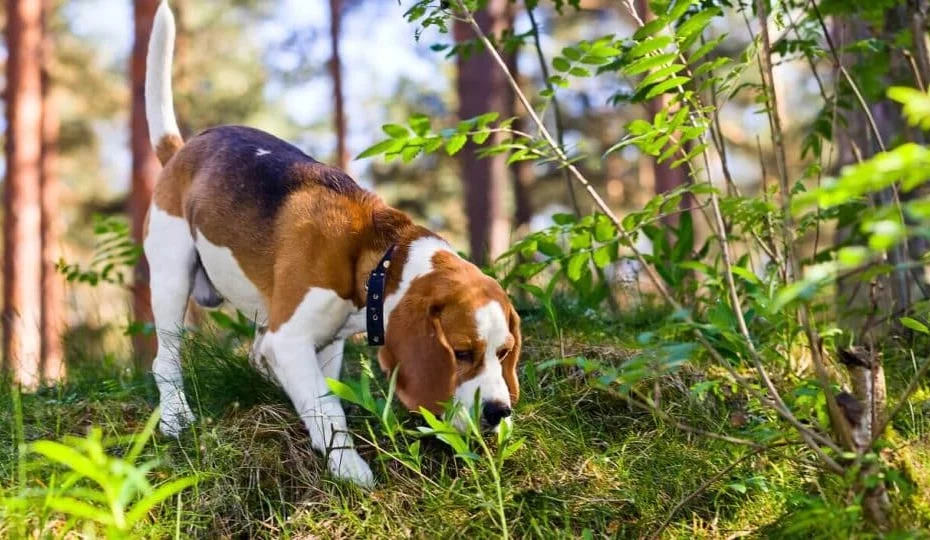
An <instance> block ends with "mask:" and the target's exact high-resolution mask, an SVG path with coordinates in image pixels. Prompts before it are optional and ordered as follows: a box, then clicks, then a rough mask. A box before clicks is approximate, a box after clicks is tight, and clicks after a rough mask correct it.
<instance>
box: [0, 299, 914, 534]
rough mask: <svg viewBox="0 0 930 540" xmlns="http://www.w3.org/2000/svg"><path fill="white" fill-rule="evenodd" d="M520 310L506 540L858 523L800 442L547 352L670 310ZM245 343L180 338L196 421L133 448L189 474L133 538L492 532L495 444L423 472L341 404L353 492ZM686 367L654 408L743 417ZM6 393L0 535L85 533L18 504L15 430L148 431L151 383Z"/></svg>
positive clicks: (580, 345) (630, 332) (771, 530)
mask: <svg viewBox="0 0 930 540" xmlns="http://www.w3.org/2000/svg"><path fill="white" fill-rule="evenodd" d="M522 315H523V321H524V342H525V350H524V357H523V360H522V367H521V381H522V396H521V400H520V402H519V404H518V405H517V407H516V422H515V426H514V437H519V438H523V439H525V441H524V442H523V444H522V446H520V447H519V448H518V449H515V451H514V452H513V453H512V455H510V456H509V457H508V458H507V459H506V460H505V461H504V462H503V464H502V465H501V466H500V471H501V480H500V486H501V499H500V500H502V505H503V511H504V516H505V518H506V523H507V529H508V532H509V534H510V536H511V537H515V538H579V537H580V538H616V537H621V538H639V537H644V536H648V535H651V534H653V533H655V532H657V531H658V530H659V529H660V526H661V525H662V524H663V522H665V521H666V518H667V517H668V516H670V515H672V512H673V511H674V515H672V518H671V520H670V523H668V525H667V526H666V527H665V528H664V529H663V530H662V533H661V536H663V537H670V538H692V537H697V538H730V537H736V536H744V535H749V536H755V537H759V536H762V537H784V538H792V537H805V538H807V537H848V536H850V535H855V534H857V533H858V532H859V531H857V530H855V529H854V528H853V527H854V526H855V524H856V523H857V522H858V521H857V520H856V519H854V517H855V516H854V514H855V512H856V511H857V510H856V508H854V507H852V508H850V507H847V506H845V505H844V504H843V499H842V496H841V495H842V494H838V493H836V488H835V487H833V486H831V485H830V484H829V483H826V481H825V480H823V478H824V477H823V475H820V474H818V471H817V470H816V468H815V467H814V466H813V463H814V461H813V460H812V459H807V458H805V456H804V455H803V452H802V451H801V449H800V447H796V446H792V445H785V446H783V447H779V448H775V449H772V450H769V451H767V452H765V453H759V454H755V455H752V456H748V457H747V456H746V454H747V453H748V452H750V450H749V449H747V448H745V447H740V446H734V445H732V444H730V443H726V442H721V441H717V440H713V439H708V438H705V437H702V436H699V435H694V434H690V433H686V432H684V431H681V430H679V429H676V428H675V427H674V426H671V425H669V424H668V423H667V422H664V421H662V420H660V419H657V418H655V417H653V416H652V415H651V414H649V413H646V412H643V411H641V410H638V409H634V408H631V407H630V406H629V405H628V404H627V403H626V402H625V401H623V399H622V398H620V397H619V396H616V395H612V394H610V393H608V392H606V391H604V390H598V389H595V388H593V387H592V386H591V385H590V384H589V383H588V379H589V378H590V377H592V376H596V374H590V373H583V372H582V371H580V370H579V369H577V368H572V367H568V366H565V365H559V366H556V367H545V366H546V365H547V363H550V364H551V362H549V361H551V360H553V359H557V358H558V357H560V356H561V355H562V354H563V353H564V354H565V355H566V356H569V357H576V356H583V357H591V358H596V359H597V360H598V361H599V362H601V363H602V364H603V363H612V362H617V363H620V362H623V361H624V359H626V358H628V357H629V356H630V355H631V354H632V353H633V352H634V351H635V349H636V347H637V345H636V340H635V337H636V336H637V335H638V334H639V333H641V332H642V331H644V330H648V329H649V328H650V326H651V325H654V324H655V323H656V321H658V320H660V319H661V318H662V317H663V316H664V314H662V313H657V312H656V311H655V310H650V309H643V310H640V311H637V312H634V313H632V314H629V315H625V316H623V317H621V318H619V319H618V318H612V319H605V318H604V317H603V316H601V315H597V314H594V313H590V312H582V311H578V310H571V309H566V308H560V309H559V312H558V325H556V326H554V325H553V324H552V321H551V320H550V319H549V318H547V317H545V316H544V314H543V313H542V312H536V311H532V310H529V311H524V312H523V314H522ZM557 329H558V330H557ZM247 346H248V343H244V342H242V343H240V342H239V341H238V340H236V339H235V338H230V337H227V336H225V335H221V334H218V333H210V332H205V333H198V334H195V335H191V336H190V337H189V339H187V343H186V345H185V357H186V365H187V367H188V368H190V369H189V370H188V372H187V381H186V388H187V393H188V397H189V399H190V401H191V406H192V408H193V409H194V411H195V413H196V414H197V417H198V421H197V423H196V424H195V425H194V426H192V428H191V429H188V430H187V431H186V432H185V433H184V435H183V436H182V438H181V440H180V442H176V441H174V440H172V439H168V438H166V437H164V436H162V435H160V434H155V435H154V436H153V438H152V440H151V442H150V443H149V444H147V445H146V446H145V447H144V450H143V451H142V455H141V456H140V459H144V460H152V459H156V460H157V461H155V462H153V465H152V466H153V467H154V468H153V469H152V470H151V472H149V473H148V474H149V481H150V482H152V484H153V485H161V484H164V483H166V482H169V481H171V480H174V479H180V478H185V477H193V478H196V480H197V483H196V485H194V486H193V487H190V488H188V489H186V490H184V491H182V492H181V493H180V494H179V495H174V496H172V497H171V498H169V499H168V500H166V501H165V502H163V503H162V504H160V505H157V506H156V507H154V508H153V509H152V510H151V511H149V512H148V513H147V517H146V518H145V519H143V520H142V521H140V523H138V524H137V525H135V526H134V528H133V529H132V536H134V537H144V538H171V537H179V538H189V537H200V538H230V537H232V538H246V537H255V538H314V537H318V538H407V537H412V538H452V537H456V538H499V537H501V525H500V519H499V516H498V515H497V514H496V512H497V505H498V504H499V502H498V499H496V498H495V497H494V496H492V494H493V493H494V489H493V487H492V486H491V484H492V483H493V482H492V481H491V478H492V476H493V475H492V474H491V470H490V468H491V467H492V466H493V465H492V464H491V462H490V461H489V460H488V459H485V458H484V457H483V456H482V455H480V452H478V454H479V455H478V456H477V459H475V460H474V467H470V466H467V463H465V461H464V460H463V458H461V457H456V456H455V455H454V453H453V451H452V450H450V448H449V446H448V445H446V444H444V443H443V442H441V441H439V440H437V439H436V438H435V437H425V438H422V439H421V440H420V442H419V444H417V445H416V446H415V451H416V452H417V455H418V459H419V464H420V465H419V472H417V471H415V470H413V469H412V468H411V467H409V466H406V465H405V464H404V463H402V461H401V460H400V459H398V458H396V457H389V456H387V455H386V453H385V452H384V451H382V450H393V451H394V452H401V453H402V452H408V453H409V450H410V449H409V447H403V448H392V442H391V441H390V440H389V439H388V437H386V436H385V434H384V433H383V431H382V429H381V424H380V423H379V421H378V420H377V419H376V418H375V417H374V415H373V414H372V413H370V412H368V411H365V410H364V409H362V408H361V407H358V406H355V405H350V404H347V406H346V410H347V414H348V415H349V417H350V425H351V427H352V428H353V432H354V433H355V434H356V440H357V442H358V446H359V450H360V452H361V454H362V455H363V456H364V457H365V458H366V459H367V460H368V461H369V463H371V464H372V467H373V469H374V471H375V475H376V477H377V481H378V485H377V487H376V488H375V489H374V490H373V491H372V492H364V491H361V490H359V489H358V488H355V487H353V486H350V485H346V484H344V483H340V482H337V481H335V480H333V479H332V478H331V477H330V476H328V474H327V473H326V468H325V464H324V461H323V459H321V457H320V456H319V455H317V454H315V453H314V452H313V451H312V450H311V449H310V445H309V440H308V437H307V435H306V432H305V431H304V429H303V427H302V425H301V423H300V421H299V419H298V418H297V416H296V415H295V413H294V412H293V410H292V409H291V407H290V406H289V404H288V402H287V400H286V397H285V396H284V395H283V393H282V392H281V391H280V390H279V389H278V388H277V387H276V386H275V385H274V384H272V383H270V382H269V381H267V380H265V379H263V378H262V376H261V375H259V374H258V373H257V372H255V371H254V370H252V369H251V368H250V367H249V366H248V361H247V358H246V354H247ZM344 365H345V366H346V368H345V369H346V374H345V376H344V379H348V380H356V379H358V378H359V377H361V376H362V375H364V374H366V373H371V372H373V371H378V370H377V367H376V365H375V360H374V359H373V358H372V356H371V350H370V349H368V348H367V347H364V346H362V345H361V344H360V343H352V344H350V345H349V346H348V347H347V352H346V361H345V364H344ZM696 377H699V373H698V372H697V371H696V370H695V372H694V373H690V374H689V373H688V372H687V371H682V372H681V373H679V374H676V376H675V377H674V378H669V379H667V380H663V381H661V382H662V384H661V385H659V386H661V392H660V394H661V395H660V396H657V397H659V398H660V399H661V400H662V401H663V403H664V404H665V409H667V410H670V411H672V412H673V413H674V414H675V415H676V418H677V419H679V420H680V421H681V422H684V423H687V424H688V425H691V426H694V427H697V428H702V427H703V428H705V429H707V430H713V431H715V432H720V433H727V432H733V433H736V432H738V430H739V426H738V425H737V423H734V417H733V415H732V411H731V410H730V409H729V405H728V404H727V403H726V402H708V401H706V400H704V401H701V400H696V399H695V398H694V397H693V396H691V395H690V394H689V392H688V388H689V387H690V385H691V384H693V382H694V381H693V380H690V378H696ZM900 379H901V380H905V379H906V377H904V376H902V377H900ZM891 380H892V381H895V380H896V379H895V378H894V377H892V378H891ZM372 384H373V387H374V388H375V390H374V393H375V394H377V395H383V393H384V388H385V387H386V386H387V385H388V383H387V382H386V381H385V380H384V378H383V377H382V376H381V375H380V374H378V375H377V376H375V377H374V378H373V383H372ZM4 388H5V390H4V391H3V395H2V401H3V404H4V405H3V408H2V411H3V414H2V417H0V437H2V441H3V443H2V444H0V478H2V479H3V490H2V496H3V498H4V501H5V504H3V505H2V514H0V537H4V538H6V537H18V536H20V535H29V536H33V535H35V534H37V533H38V534H39V535H40V536H42V537H57V536H60V535H62V534H64V533H65V531H66V530H69V529H73V530H75V531H78V532H81V531H83V532H81V534H88V531H89V530H90V529H85V528H84V526H82V525H80V524H79V523H77V522H75V521H69V520H68V518H66V517H65V515H63V514H61V513H56V512H53V511H48V510H47V508H46V510H43V504H42V502H41V500H38V501H37V500H32V503H30V504H28V505H25V506H23V505H19V506H17V505H15V504H12V503H11V501H16V500H22V498H23V497H24V495H23V493H25V492H28V490H30V489H37V488H48V487H49V486H53V485H54V483H55V482H56V478H57V479H58V480H57V481H59V482H60V481H61V478H62V476H60V475H61V473H60V469H55V468H54V467H53V466H52V465H51V464H49V463H47V462H41V461H39V462H36V461H35V459H34V456H32V457H31V456H30V455H29V454H23V453H21V452H22V450H21V448H22V447H20V445H19V444H18V442H19V441H20V438H21V437H22V438H24V439H25V441H26V442H32V441H37V440H40V439H52V440H60V439H61V438H62V437H64V436H66V435H77V436H81V437H84V436H86V435H87V434H88V433H89V432H91V429H92V426H96V427H99V428H100V429H101V432H102V436H103V437H104V438H106V437H116V436H119V435H125V434H130V433H136V432H139V431H142V430H143V428H144V426H145V425H146V422H147V421H148V420H149V418H150V415H151V413H152V410H153V407H154V405H155V404H156V402H157V392H156V391H155V388H154V384H153V382H152V381H151V379H150V377H146V376H143V375H140V374H137V373H133V372H130V371H126V370H121V369H119V368H118V367H117V366H100V367H98V368H97V369H91V368H90V367H85V368H82V371H80V372H78V373H72V374H71V382H69V383H68V385H66V386H63V387H59V388H52V389H44V390H42V391H40V392H38V393H35V394H25V395H22V396H21V412H20V406H19V405H16V403H17V401H18V400H17V398H16V396H17V395H18V394H16V395H14V394H13V393H11V392H10V391H9V390H8V388H9V386H4ZM394 409H395V410H397V411H398V416H399V418H400V422H401V424H402V425H403V426H405V427H406V428H409V429H411V430H415V428H416V426H418V425H422V424H423V421H422V419H421V418H418V417H414V416H413V415H409V414H407V413H401V412H400V411H399V410H398V408H397V406H396V404H395V407H394ZM927 418H928V416H927V414H926V411H923V410H920V409H919V408H917V409H913V408H912V410H908V411H906V413H905V414H904V415H903V416H902V421H901V422H899V423H897V424H896V427H898V428H899V430H900V432H901V437H902V438H904V439H906V440H908V441H910V442H909V443H908V445H909V447H910V449H911V457H912V460H913V465H912V467H913V469H914V472H913V475H914V476H915V478H920V477H921V475H925V472H924V471H925V467H927V464H930V456H928V451H927V434H928V429H927V428H928V427H930V423H928V421H927ZM19 425H21V430H22V434H21V435H17V431H19V429H20V428H19V427H17V426H19ZM376 446H377V448H376ZM493 446H494V445H493V443H492V444H491V447H493ZM379 448H380V449H382V450H379ZM492 451H493V449H492ZM125 452H126V447H125V445H124V446H119V445H116V446H114V447H112V448H111V453H113V454H115V455H117V456H122V455H125ZM734 463H735V466H734ZM731 466H732V469H731V470H729V471H726V472H725V474H722V475H719V478H716V479H715V480H714V481H712V482H711V483H710V485H709V486H708V487H707V488H706V489H704V490H702V491H701V492H700V493H698V494H697V495H695V496H693V497H691V498H689V499H687V500H685V499H686V498H688V497H689V496H690V495H691V494H692V493H694V492H695V490H696V489H697V488H698V487H699V486H701V485H702V484H704V483H705V482H707V481H708V480H709V479H711V478H713V477H714V476H715V475H718V474H719V473H720V472H721V471H725V470H726V468H727V467H731ZM56 471H58V472H56ZM55 475H59V476H55ZM682 501H685V502H683V503H682V504H680V506H679V503H681V502H682ZM676 506H678V507H677V508H676ZM912 506H913V507H914V508H915V510H914V512H915V516H917V517H914V518H913V519H915V520H917V521H920V520H926V519H927V518H926V513H927V511H926V509H924V510H923V514H921V510H920V504H919V503H915V504H914V505H912ZM46 507H47V505H46ZM920 516H923V517H920ZM100 530H101V531H102V529H100ZM75 534H76V533H75ZM101 534H102V533H101Z"/></svg>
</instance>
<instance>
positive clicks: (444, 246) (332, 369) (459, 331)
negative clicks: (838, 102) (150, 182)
mask: <svg viewBox="0 0 930 540" xmlns="http://www.w3.org/2000/svg"><path fill="white" fill-rule="evenodd" d="M174 35H175V25H174V17H173V15H172V13H171V10H170V9H169V7H168V5H167V3H166V2H162V3H161V5H160V6H159V8H158V11H157V14H156V16H155V21H154V25H153V29H152V35H151V38H150V41H149V49H148V57H147V72H146V80H145V101H146V107H145V110H146V117H147V120H148V126H149V135H150V138H151V142H152V144H153V146H154V147H155V150H156V154H157V155H158V159H159V161H161V163H162V164H163V165H164V167H163V169H162V171H161V173H160V176H159V178H158V182H157V184H156V186H155V190H154V194H153V197H152V203H151V206H150V208H149V213H148V218H147V220H146V227H145V236H144V243H143V247H144V250H145V255H146V257H147V258H148V262H149V267H150V286H151V293H152V312H153V315H154V318H155V327H156V333H157V338H158V352H157V355H156V356H155V360H154V363H153V366H152V371H153V373H154V376H155V380H156V384H157V385H158V391H159V394H160V400H161V407H162V420H161V425H160V427H161V430H162V431H163V432H164V433H166V434H168V435H171V436H175V437H176V436H177V435H178V434H179V432H180V431H181V430H182V428H183V427H184V425H185V424H186V423H189V422H190V421H192V420H193V414H192V412H191V410H190V407H189V406H188V404H187V399H186V397H185V395H184V390H183V388H182V382H181V364H180V356H179V350H178V349H179V345H180V336H179V330H180V327H181V325H182V324H183V321H184V315H185V310H186V307H187V302H188V298H189V297H192V298H193V299H194V301H195V302H197V303H199V304H200V305H202V306H205V307H217V306H219V305H220V304H222V303H224V302H229V303H230V304H231V305H233V306H234V307H236V308H238V309H239V310H241V311H242V312H244V313H246V314H248V315H250V316H252V317H253V318H254V320H255V321H256V323H257V325H259V327H260V328H262V329H263V330H262V331H260V335H258V336H256V340H255V344H254V346H253V360H255V359H260V358H261V359H264V362H265V365H266V366H267V368H268V370H269V371H270V373H271V374H272V375H273V377H274V378H275V379H276V380H277V382H278V383H279V384H280V385H281V386H282V387H283V389H284V390H285V391H286V393H287V395H288V396H289V398H290V399H291V401H292V402H293V404H294V407H295V408H296V410H297V412H298V413H299V414H300V417H301V419H302V420H303V422H304V424H305V425H306V427H307V430H308V431H309V432H310V442H311V445H312V446H313V448H314V449H316V450H317V451H319V452H322V453H324V455H325V456H326V459H327V461H328V463H327V465H328V467H329V470H330V471H331V473H332V474H333V475H335V476H336V477H338V478H341V479H347V480H350V481H352V482H355V483H357V484H359V485H362V486H371V485H372V484H373V480H374V478H373V476H372V472H371V469H370V468H369V467H368V465H367V464H366V463H365V461H364V460H363V459H362V458H361V456H359V454H358V453H357V452H356V450H355V449H354V448H353V444H352V439H351V437H350V436H349V434H348V433H347V428H346V418H345V413H344V412H343V409H342V406H341V404H340V402H339V399H338V398H337V397H336V396H333V395H332V394H331V393H330V392H329V390H328V387H327V384H326V379H327V377H330V378H338V377H339V373H340V369H341V367H342V356H343V345H344V343H345V340H346V338H348V337H350V336H352V335H354V334H358V333H361V332H367V334H368V340H369V343H370V344H371V345H375V346H379V347H380V349H379V350H378V362H379V364H380V366H381V369H382V370H383V371H384V372H385V373H386V374H388V375H391V374H393V373H394V372H395V371H396V372H397V386H396V393H397V396H398V398H399V399H400V401H401V402H403V404H404V405H405V406H406V407H407V408H409V409H411V410H418V409H419V408H420V407H425V408H427V409H429V410H431V411H434V412H439V411H441V410H442V405H443V404H447V403H458V404H461V407H459V410H460V411H461V410H464V411H471V410H473V407H476V406H477V407H480V411H481V417H482V418H481V420H482V424H483V427H484V428H486V429H492V428H495V427H497V426H498V425H499V424H500V422H502V421H504V420H505V419H507V421H509V417H510V414H511V407H512V406H513V404H514V403H515V402H516V401H517V398H518V396H519V393H520V389H519V384H518V382H517V371H516V367H517V361H518V359H519V357H520V318H519V316H518V315H517V312H516V311H515V310H514V308H513V306H512V305H511V303H510V301H509V298H508V296H507V294H506V293H505V292H504V290H503V289H502V288H501V286H500V285H499V284H498V283H497V282H496V281H494V280H493V279H491V278H490V277H487V276H485V275H484V274H483V273H482V272H481V271H480V270H479V269H478V268H477V267H476V266H475V265H473V264H471V263H469V262H468V261H466V260H464V259H462V258H461V257H459V256H458V255H457V254H456V252H455V251H454V250H453V249H452V247H450V245H449V244H448V243H446V242H445V241H444V240H443V239H442V238H440V237H439V236H437V235H436V234H434V233H432V232H430V231H429V230H427V229H425V228H423V227H420V226H418V225H416V224H414V223H413V222H412V221H411V219H410V218H409V217H408V216H407V215H405V214H404V213H402V212H400V211H398V210H395V209H394V208H391V207H389V206H387V205H386V204H385V203H384V202H383V201H382V200H381V199H380V198H378V197H377V196H376V195H374V194H372V193H370V192H368V191H366V190H364V189H362V188H361V187H359V186H358V185H357V184H356V183H355V182H354V181H353V180H352V179H351V178H350V177H349V176H348V175H346V174H345V173H344V172H343V171H341V170H338V169H335V168H332V167H328V166H326V165H324V164H322V163H319V162H317V161H315V160H314V159H313V158H311V157H309V156H307V155H306V154H304V153H303V152H301V151H300V150H299V149H298V148H296V147H294V146H292V145H290V144H288V143H287V142H285V141H282V140H280V139H278V138H276V137H274V136H272V135H270V134H268V133H265V132H263V131H259V130H257V129H252V128H249V127H243V126H221V127H215V128H211V129H207V130H206V131H204V132H202V133H200V134H198V135H197V136H195V137H193V138H191V139H190V140H188V141H186V142H185V141H183V140H182V138H181V135H180V131H179V129H178V125H177V120H176V118H175V113H174V104H173V98H172V90H171V66H172V56H173V53H174ZM476 400H480V402H476ZM454 422H456V425H457V427H458V428H459V429H464V425H465V423H464V422H463V419H462V418H461V417H460V416H457V417H455V420H454Z"/></svg>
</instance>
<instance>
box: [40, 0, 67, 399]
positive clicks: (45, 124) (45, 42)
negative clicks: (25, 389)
mask: <svg viewBox="0 0 930 540" xmlns="http://www.w3.org/2000/svg"><path fill="white" fill-rule="evenodd" d="M53 12H54V0H43V2H42V31H43V36H42V162H41V172H40V173H41V180H40V190H41V195H40V199H41V202H40V204H41V227H42V319H41V320H42V325H41V353H42V365H41V375H42V378H43V379H44V380H45V381H48V382H51V381H57V380H60V379H61V378H63V377H64V374H65V365H64V357H63V353H62V342H61V339H62V328H63V325H64V317H65V312H64V283H63V279H62V276H61V275H60V274H59V273H58V271H57V270H56V268H55V266H56V264H57V262H58V260H59V259H60V258H61V249H60V236H61V223H60V220H59V213H58V196H59V190H58V134H59V131H60V119H59V116H58V104H57V102H56V100H55V92H54V85H53V82H52V76H51V69H52V62H53V60H54V41H53V36H52V32H51V31H50V30H49V26H50V21H51V18H52V15H53Z"/></svg>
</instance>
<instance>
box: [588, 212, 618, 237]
mask: <svg viewBox="0 0 930 540" xmlns="http://www.w3.org/2000/svg"><path fill="white" fill-rule="evenodd" d="M616 234H617V228H616V227H614V224H613V223H611V222H610V220H609V219H607V216H598V220H597V224H595V225H594V239H595V240H596V241H598V242H609V241H610V240H613V239H614V236H616Z"/></svg>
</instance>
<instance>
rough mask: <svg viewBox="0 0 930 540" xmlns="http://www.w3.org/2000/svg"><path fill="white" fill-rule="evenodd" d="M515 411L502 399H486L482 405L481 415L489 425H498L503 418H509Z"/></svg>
mask: <svg viewBox="0 0 930 540" xmlns="http://www.w3.org/2000/svg"><path fill="white" fill-rule="evenodd" d="M511 413H513V411H512V410H511V409H510V405H508V404H506V403H503V402H501V401H486V402H484V405H483V407H482V411H481V415H482V419H483V420H484V423H485V424H486V425H487V426H488V427H491V428H493V427H496V426H497V425H498V424H500V423H501V420H503V419H504V418H507V417H509V416H510V415H511Z"/></svg>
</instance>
